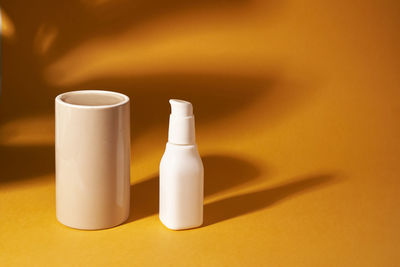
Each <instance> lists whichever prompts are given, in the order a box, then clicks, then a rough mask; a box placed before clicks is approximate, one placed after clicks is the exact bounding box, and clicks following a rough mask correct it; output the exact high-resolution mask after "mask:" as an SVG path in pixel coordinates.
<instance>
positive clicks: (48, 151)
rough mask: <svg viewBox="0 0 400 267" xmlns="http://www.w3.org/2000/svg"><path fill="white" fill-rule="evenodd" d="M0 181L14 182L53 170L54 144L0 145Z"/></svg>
mask: <svg viewBox="0 0 400 267" xmlns="http://www.w3.org/2000/svg"><path fill="white" fill-rule="evenodd" d="M0 169H1V170H2V171H1V175H0V182H4V183H7V182H15V181H18V180H22V179H25V178H28V177H36V176H40V175H45V174H48V173H51V172H54V171H55V165H54V146H51V145H48V146H41V145H28V146H26V145H24V146H14V145H12V146H6V145H1V146H0Z"/></svg>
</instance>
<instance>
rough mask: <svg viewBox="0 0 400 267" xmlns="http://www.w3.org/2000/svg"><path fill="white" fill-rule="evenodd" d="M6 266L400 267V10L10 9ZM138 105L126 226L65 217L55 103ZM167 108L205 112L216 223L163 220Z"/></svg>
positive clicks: (1, 179)
mask: <svg viewBox="0 0 400 267" xmlns="http://www.w3.org/2000/svg"><path fill="white" fill-rule="evenodd" d="M1 8H2V15H3V25H2V28H3V40H2V49H3V51H2V63H3V73H2V80H3V84H2V93H1V96H0V116H1V121H0V175H1V176H0V265H1V266H18V265H36V266H63V265H64V266H88V265H96V266H111V265H123V266H126V265H136V266H150V265H155V266H163V265H165V266H195V265H198V266H399V265H400V256H399V251H400V208H399V207H400V182H399V179H400V176H399V175H400V124H399V115H400V90H399V89H400V87H399V86H400V75H399V71H400V56H399V55H400V15H399V14H400V4H399V2H398V1H395V0H393V1H390V0H388V1H372V0H368V1H302V0H288V1H273V0H272V1H270V0H203V1H184V0H171V1H160V0H156V1H145V0H138V1H130V0H71V1H50V0H37V1H16V0H2V1H1ZM77 89H106V90H115V91H118V92H122V93H125V94H127V95H129V96H130V97H131V100H132V208H131V217H130V218H129V220H128V221H127V222H126V223H124V224H123V225H121V226H118V227H115V228H112V229H108V230H103V231H79V230H73V229H69V228H67V227H65V226H63V225H61V224H60V223H58V222H57V220H56V218H55V187H54V114H53V113H54V111H53V109H54V97H55V96H56V95H57V94H59V93H61V92H65V91H69V90H77ZM169 98H182V99H186V100H189V101H192V102H193V104H194V110H195V116H196V123H197V124H196V127H197V140H198V145H199V149H200V153H201V156H202V157H203V160H204V165H205V186H206V188H205V214H204V216H205V222H204V226H203V227H201V228H198V229H193V230H188V231H179V232H174V231H170V230H167V229H166V228H165V227H163V226H162V224H161V223H160V222H159V220H158V216H157V212H158V207H157V206H158V203H157V201H158V196H157V194H158V189H157V186H158V181H157V179H158V177H157V173H158V164H159V161H160V158H161V156H162V154H163V150H164V146H165V142H166V139H167V127H168V116H169V105H168V102H167V100H168V99H169Z"/></svg>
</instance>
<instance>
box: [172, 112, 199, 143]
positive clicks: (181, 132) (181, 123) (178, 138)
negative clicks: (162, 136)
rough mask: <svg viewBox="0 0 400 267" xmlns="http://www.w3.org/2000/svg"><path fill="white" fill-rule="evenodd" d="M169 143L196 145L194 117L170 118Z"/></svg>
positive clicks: (173, 116) (174, 116)
mask: <svg viewBox="0 0 400 267" xmlns="http://www.w3.org/2000/svg"><path fill="white" fill-rule="evenodd" d="M168 143H171V144H175V145H195V144H196V136H195V127H194V116H193V115H192V116H176V115H173V114H171V115H170V116H169V130H168Z"/></svg>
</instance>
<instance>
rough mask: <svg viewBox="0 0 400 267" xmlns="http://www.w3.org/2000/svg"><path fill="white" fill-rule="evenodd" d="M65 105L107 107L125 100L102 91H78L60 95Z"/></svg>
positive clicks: (115, 94) (118, 95)
mask: <svg viewBox="0 0 400 267" xmlns="http://www.w3.org/2000/svg"><path fill="white" fill-rule="evenodd" d="M61 100H62V101H64V102H65V103H68V104H72V105H80V106H108V105H116V104H119V103H122V102H124V101H125V100H126V99H125V98H124V97H123V96H122V95H120V94H117V93H113V92H106V91H104V92H102V91H86V92H85V91H78V92H70V93H66V94H64V95H62V97H61Z"/></svg>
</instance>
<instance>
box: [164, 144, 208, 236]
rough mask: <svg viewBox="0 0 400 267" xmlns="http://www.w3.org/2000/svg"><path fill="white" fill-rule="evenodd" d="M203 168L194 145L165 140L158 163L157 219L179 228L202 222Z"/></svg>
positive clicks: (166, 224) (169, 226) (174, 228)
mask: <svg viewBox="0 0 400 267" xmlns="http://www.w3.org/2000/svg"><path fill="white" fill-rule="evenodd" d="M203 188H204V168H203V163H202V161H201V158H200V155H199V152H198V150H197V146H196V145H175V144H172V143H167V145H166V149H165V153H164V155H163V157H162V159H161V163H160V215H159V216H160V220H161V222H162V223H163V224H164V225H165V226H166V227H167V228H169V229H172V230H182V229H189V228H194V227H198V226H200V225H201V224H202V223H203V195H204V193H203V190H204V189H203Z"/></svg>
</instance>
